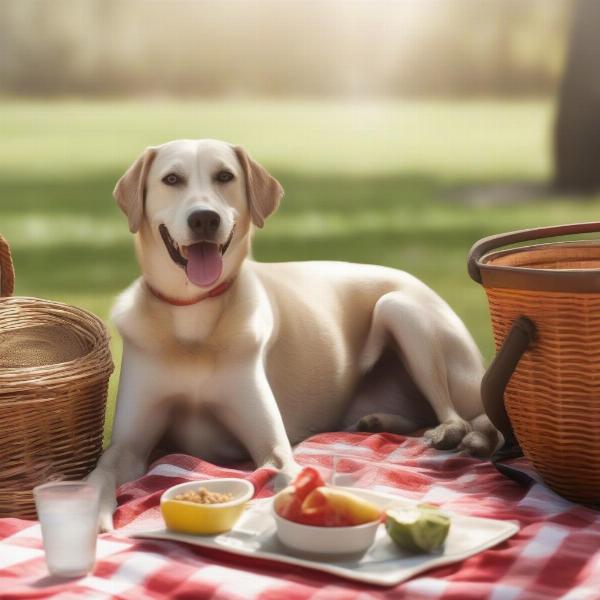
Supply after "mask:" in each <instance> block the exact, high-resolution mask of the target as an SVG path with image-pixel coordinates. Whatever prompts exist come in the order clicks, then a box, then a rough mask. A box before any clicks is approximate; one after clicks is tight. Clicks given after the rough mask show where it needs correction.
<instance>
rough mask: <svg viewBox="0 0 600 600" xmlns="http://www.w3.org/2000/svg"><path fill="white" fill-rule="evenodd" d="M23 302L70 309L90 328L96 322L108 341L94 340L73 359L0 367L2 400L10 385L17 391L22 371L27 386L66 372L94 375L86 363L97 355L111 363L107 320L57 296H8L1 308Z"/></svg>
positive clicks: (41, 307) (38, 307) (74, 374)
mask: <svg viewBox="0 0 600 600" xmlns="http://www.w3.org/2000/svg"><path fill="white" fill-rule="evenodd" d="M21 304H24V305H26V306H31V305H32V304H33V305H35V306H36V309H37V310H41V311H42V312H43V309H44V308H48V309H52V308H54V309H60V310H62V311H65V312H67V313H70V314H71V315H73V317H74V318H80V319H81V322H82V324H85V326H87V327H89V328H93V326H95V327H96V328H97V330H98V332H99V333H101V334H102V335H104V336H105V337H106V340H107V341H106V343H105V344H95V345H94V346H92V348H91V349H90V350H89V351H88V352H86V353H84V354H81V355H80V356H77V357H76V358H74V359H72V360H68V361H64V362H59V363H51V364H48V365H40V366H35V367H0V382H1V384H2V387H1V388H0V403H1V402H2V391H3V390H6V389H8V390H10V391H14V390H15V386H16V387H19V383H18V382H15V379H16V377H17V376H18V375H22V376H23V378H24V380H25V379H26V380H27V386H28V387H31V386H35V385H36V384H39V385H40V386H46V385H48V384H50V383H51V382H53V381H55V380H56V379H57V378H59V379H60V378H64V377H65V376H66V375H69V376H71V377H77V375H80V376H81V377H85V378H87V379H92V380H93V379H95V377H94V373H93V372H92V373H90V372H89V370H87V371H86V369H85V367H86V365H88V364H89V363H91V362H92V361H93V360H95V359H99V360H102V359H103V358H104V360H103V362H104V363H105V364H106V365H108V364H109V363H111V364H112V359H111V357H110V351H109V349H108V341H109V335H108V331H107V328H106V326H105V324H104V322H103V321H102V320H101V319H100V318H99V317H97V316H96V315H95V314H93V313H91V312H90V311H87V310H85V309H84V308H80V307H78V306H73V305H71V304H66V303H64V302H57V301H54V300H44V299H41V298H35V297H33V296H9V297H4V298H0V310H2V308H3V307H5V306H9V305H21ZM26 306H25V307H24V310H27V308H26ZM65 327H69V324H68V323H65ZM9 376H10V378H11V380H12V381H10V382H8V381H7V380H6V378H7V377H9ZM98 377H99V378H101V377H102V372H98ZM11 384H12V385H11Z"/></svg>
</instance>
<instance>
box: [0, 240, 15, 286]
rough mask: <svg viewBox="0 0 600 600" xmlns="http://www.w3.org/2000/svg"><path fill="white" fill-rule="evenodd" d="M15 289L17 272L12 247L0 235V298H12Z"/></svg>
mask: <svg viewBox="0 0 600 600" xmlns="http://www.w3.org/2000/svg"><path fill="white" fill-rule="evenodd" d="M14 287H15V271H14V267H13V261H12V256H11V254H10V246H9V245H8V242H7V241H6V240H5V239H4V238H3V237H2V236H1V235H0V297H3V296H12V293H13V291H14Z"/></svg>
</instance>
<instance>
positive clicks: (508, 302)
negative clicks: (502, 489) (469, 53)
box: [469, 223, 600, 507]
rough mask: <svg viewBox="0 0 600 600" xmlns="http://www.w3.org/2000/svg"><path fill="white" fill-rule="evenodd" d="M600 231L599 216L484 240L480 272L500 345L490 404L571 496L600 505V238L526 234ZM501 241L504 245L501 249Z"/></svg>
mask: <svg viewBox="0 0 600 600" xmlns="http://www.w3.org/2000/svg"><path fill="white" fill-rule="evenodd" d="M591 232H600V223H579V224H574V225H563V226H557V227H545V228H540V229H532V230H524V231H517V232H512V233H508V234H505V235H499V236H492V237H489V238H485V239H483V240H480V241H479V242H477V243H476V244H475V245H474V246H473V248H472V249H471V253H470V255H469V272H470V274H471V277H472V278H473V279H474V280H475V281H477V282H479V283H482V284H483V286H484V288H485V291H486V293H487V297H488V301H489V307H490V313H491V318H492V325H493V329H494V337H495V342H496V348H497V351H498V354H497V356H496V358H495V359H494V362H493V363H492V365H491V366H490V368H489V370H488V372H487V373H486V375H485V377H484V380H483V383H482V396H483V401H484V405H485V408H486V412H487V413H488V415H489V416H490V418H491V419H492V421H493V422H494V424H495V425H496V426H497V427H498V428H499V429H500V430H501V431H502V432H503V433H504V434H505V436H506V437H507V438H508V439H510V438H511V437H512V435H513V432H514V435H515V436H516V439H517V441H518V443H519V444H520V445H521V448H522V449H523V452H524V454H525V455H526V456H527V457H528V458H530V459H531V461H532V462H533V464H534V466H535V468H536V470H537V471H538V472H539V473H540V475H541V476H542V478H543V479H544V481H545V482H546V483H547V484H548V485H549V486H550V487H551V488H552V489H554V490H555V491H556V492H557V493H559V494H561V495H562V496H564V497H566V498H568V499H570V500H574V501H577V502H582V503H585V504H589V505H592V506H596V507H598V506H600V241H596V240H594V241H579V242H554V243H549V244H538V245H534V246H526V247H523V246H521V247H517V248H512V249H508V250H502V251H497V248H499V247H501V246H507V245H509V244H514V243H517V242H522V241H532V240H537V239H541V238H549V237H555V236H562V235H570V234H578V233H591ZM492 250H496V251H493V252H492Z"/></svg>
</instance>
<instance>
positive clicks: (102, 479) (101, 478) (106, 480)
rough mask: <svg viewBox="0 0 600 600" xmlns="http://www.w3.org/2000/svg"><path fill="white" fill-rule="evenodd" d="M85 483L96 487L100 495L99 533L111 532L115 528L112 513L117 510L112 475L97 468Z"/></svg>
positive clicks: (114, 483) (114, 484)
mask: <svg viewBox="0 0 600 600" xmlns="http://www.w3.org/2000/svg"><path fill="white" fill-rule="evenodd" d="M87 482H88V483H91V484H92V485H94V486H96V487H97V488H98V491H99V494H100V500H99V513H98V529H99V530H100V531H112V530H113V529H114V528H115V527H114V523H113V513H114V511H115V509H116V508H117V497H116V494H115V487H116V482H115V478H114V475H113V474H112V473H111V472H107V471H105V470H103V469H100V468H97V469H95V470H94V471H92V472H91V473H90V474H89V475H88V477H87Z"/></svg>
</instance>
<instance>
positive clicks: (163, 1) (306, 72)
mask: <svg viewBox="0 0 600 600" xmlns="http://www.w3.org/2000/svg"><path fill="white" fill-rule="evenodd" d="M570 4H571V2H570V0H552V1H548V0H484V1H482V0H396V1H393V0H294V1H290V0H222V1H216V0H215V1H205V0H196V1H194V0H4V1H3V2H2V3H0V56H2V60H1V62H0V78H1V80H2V88H3V89H4V91H6V92H11V93H26V94H41V95H72V94H77V95H94V96H95V95H102V96H106V95H115V94H119V95H121V94H131V93H133V94H149V93H151V94H168V95H174V94H175V95H182V94H185V95H194V96H196V95H199V94H200V95H217V94H218V95H223V94H253V95H269V96H289V95H290V94H292V95H315V94H317V95H320V96H323V95H326V96H335V97H340V96H343V97H345V98H347V97H355V96H364V95H381V94H385V95H403V96H406V95H423V94H442V95H454V96H457V95H458V96H472V95H473V94H480V95H481V94H484V95H501V96H514V95H520V96H522V95H532V94H534V95H536V94H537V95H539V94H547V93H552V91H553V90H554V87H555V85H556V81H557V78H558V76H559V73H560V69H561V65H562V58H563V54H564V45H565V29H566V23H567V20H568V15H569V8H570Z"/></svg>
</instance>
